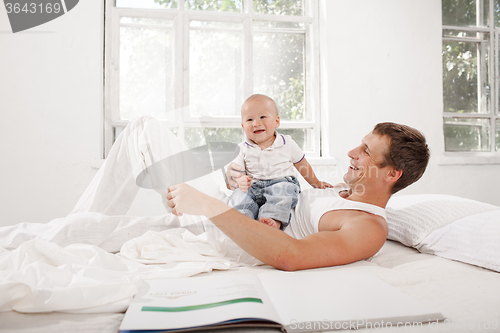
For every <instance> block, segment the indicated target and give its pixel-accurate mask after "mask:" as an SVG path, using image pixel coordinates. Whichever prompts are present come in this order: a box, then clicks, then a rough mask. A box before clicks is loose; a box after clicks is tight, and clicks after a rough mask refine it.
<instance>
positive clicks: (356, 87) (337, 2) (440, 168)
mask: <svg viewBox="0 0 500 333" xmlns="http://www.w3.org/2000/svg"><path fill="white" fill-rule="evenodd" d="M320 13H321V15H322V16H321V28H322V31H321V34H322V40H321V48H322V52H323V53H322V65H324V66H323V67H322V71H321V72H322V80H323V85H322V94H323V97H322V98H323V101H324V105H325V107H327V108H328V110H329V114H330V119H329V122H330V128H331V129H332V131H331V133H332V134H331V138H330V153H331V154H332V155H333V156H336V157H338V158H339V160H340V161H339V163H338V168H337V170H339V169H342V171H336V173H338V174H342V173H343V172H344V170H345V169H346V167H347V165H348V158H347V156H346V153H347V151H348V148H352V147H355V146H356V145H358V144H359V142H360V140H361V138H362V137H363V136H364V135H365V134H367V133H368V132H369V131H370V130H371V129H372V128H373V126H374V125H375V124H376V123H377V122H382V121H393V122H399V123H403V124H407V125H410V126H413V127H415V128H417V129H419V130H421V131H422V132H423V133H424V134H425V135H426V137H427V140H428V142H429V146H430V149H431V154H432V158H431V161H430V164H429V167H428V169H427V171H426V173H425V175H424V176H423V177H422V179H421V180H420V181H419V182H417V183H416V184H414V185H412V186H410V187H408V188H407V189H405V190H403V191H401V194H417V193H443V194H452V195H458V196H462V197H466V198H470V199H475V200H480V201H484V202H488V203H492V204H496V205H500V196H499V195H498V193H499V191H498V188H500V177H499V176H498V175H499V172H500V165H498V164H493V165H442V163H443V160H444V159H443V155H444V153H443V151H444V143H443V132H442V119H441V116H442V108H443V106H442V105H443V98H442V76H441V75H442V70H441V45H442V44H441V1H437V0H418V1H414V0H376V1H373V0H349V1H344V0H321V10H320ZM474 162H477V161H472V163H474ZM469 163H470V161H469Z"/></svg>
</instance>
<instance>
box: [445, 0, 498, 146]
mask: <svg viewBox="0 0 500 333" xmlns="http://www.w3.org/2000/svg"><path fill="white" fill-rule="evenodd" d="M442 15H443V53H442V54H443V102H444V112H443V129H444V141H445V151H449V152H483V153H486V152H490V153H495V152H498V151H500V117H499V111H498V110H499V98H500V94H499V87H500V85H499V81H498V78H499V76H498V71H499V35H500V1H499V0H442Z"/></svg>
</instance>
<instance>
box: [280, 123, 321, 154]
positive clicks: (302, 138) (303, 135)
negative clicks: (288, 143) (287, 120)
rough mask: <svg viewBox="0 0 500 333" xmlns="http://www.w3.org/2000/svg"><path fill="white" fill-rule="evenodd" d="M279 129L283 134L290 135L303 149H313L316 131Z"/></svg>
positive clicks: (306, 150)
mask: <svg viewBox="0 0 500 333" xmlns="http://www.w3.org/2000/svg"><path fill="white" fill-rule="evenodd" d="M277 131H278V132H279V133H281V134H287V135H290V136H291V137H292V139H293V141H295V142H296V143H297V145H299V147H300V148H301V149H302V150H303V151H305V152H308V151H312V150H313V142H314V132H313V130H312V129H309V128H286V129H285V128H278V129H277Z"/></svg>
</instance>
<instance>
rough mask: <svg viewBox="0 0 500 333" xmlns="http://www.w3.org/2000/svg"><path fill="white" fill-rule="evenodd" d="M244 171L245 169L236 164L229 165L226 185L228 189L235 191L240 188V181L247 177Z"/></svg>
mask: <svg viewBox="0 0 500 333" xmlns="http://www.w3.org/2000/svg"><path fill="white" fill-rule="evenodd" d="M242 169H243V168H242V167H241V165H238V164H236V163H231V164H229V167H228V168H227V172H226V185H227V188H228V189H230V190H231V191H234V190H235V189H236V188H237V187H239V184H238V179H239V178H240V177H242V176H245V173H244V172H243V170H242ZM247 190H248V188H247Z"/></svg>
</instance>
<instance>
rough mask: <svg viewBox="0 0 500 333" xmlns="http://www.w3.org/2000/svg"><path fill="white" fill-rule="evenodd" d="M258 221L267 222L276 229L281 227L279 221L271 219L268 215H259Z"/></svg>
mask: <svg viewBox="0 0 500 333" xmlns="http://www.w3.org/2000/svg"><path fill="white" fill-rule="evenodd" d="M259 221H260V222H262V223H264V224H267V225H268V226H270V227H273V228H276V229H279V228H281V222H280V221H276V220H273V219H272V218H270V217H261V218H260V220H259Z"/></svg>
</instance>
